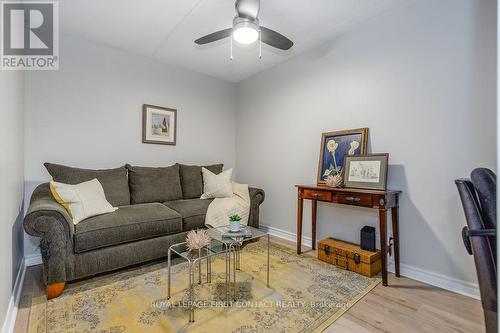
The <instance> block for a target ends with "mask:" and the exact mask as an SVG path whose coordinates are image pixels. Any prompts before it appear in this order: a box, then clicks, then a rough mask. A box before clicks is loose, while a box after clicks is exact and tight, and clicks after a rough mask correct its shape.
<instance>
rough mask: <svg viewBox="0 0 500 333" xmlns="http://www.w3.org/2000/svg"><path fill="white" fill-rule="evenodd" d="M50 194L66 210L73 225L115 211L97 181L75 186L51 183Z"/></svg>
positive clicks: (93, 180)
mask: <svg viewBox="0 0 500 333" xmlns="http://www.w3.org/2000/svg"><path fill="white" fill-rule="evenodd" d="M50 192H51V193H52V196H53V197H54V199H56V201H57V202H58V203H59V204H61V205H62V206H63V207H64V208H65V209H66V211H67V212H68V214H69V216H70V217H71V218H72V219H73V223H74V224H77V223H78V222H80V221H82V220H84V219H86V218H88V217H91V216H95V215H101V214H104V213H111V212H114V211H115V210H116V209H117V208H114V207H113V206H111V204H110V203H109V202H108V201H107V200H106V196H105V195H104V190H103V188H102V185H101V183H100V182H99V181H98V180H97V179H92V180H89V181H87V182H83V183H80V184H76V185H69V184H63V183H57V182H53V181H52V182H50Z"/></svg>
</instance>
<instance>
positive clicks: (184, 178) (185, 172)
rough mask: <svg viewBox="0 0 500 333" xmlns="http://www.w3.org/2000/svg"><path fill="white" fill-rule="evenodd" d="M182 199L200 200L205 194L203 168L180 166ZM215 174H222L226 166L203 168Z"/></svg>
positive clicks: (216, 165) (218, 165)
mask: <svg viewBox="0 0 500 333" xmlns="http://www.w3.org/2000/svg"><path fill="white" fill-rule="evenodd" d="M179 167H180V175H181V185H182V197H183V198H184V199H195V198H196V199H198V198H200V197H201V194H202V193H203V176H202V175H201V168H202V167H201V166H199V165H185V164H179ZM203 167H204V168H206V169H208V170H210V171H211V172H213V173H215V174H219V173H221V172H222V168H223V167H224V164H214V165H207V166H203Z"/></svg>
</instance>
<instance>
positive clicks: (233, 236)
mask: <svg viewBox="0 0 500 333" xmlns="http://www.w3.org/2000/svg"><path fill="white" fill-rule="evenodd" d="M207 231H208V235H209V236H210V238H212V239H213V240H217V241H219V242H221V243H224V244H225V245H226V246H227V248H228V252H229V265H226V266H228V268H229V281H228V282H229V284H231V255H232V256H233V262H234V264H233V265H232V266H233V288H232V289H233V300H234V301H236V270H240V262H241V249H242V246H243V245H244V243H246V242H249V241H252V240H256V239H260V238H264V237H266V238H267V264H266V285H267V287H268V288H269V271H270V269H269V246H270V244H271V240H270V236H269V233H267V232H263V231H262V230H259V229H257V228H254V227H251V226H241V230H240V231H239V232H238V233H232V232H230V230H229V227H228V226H224V227H219V228H211V229H208V230H207ZM229 289H230V288H228V287H226V292H227V293H226V297H227V301H229V298H230V295H229V293H230V290H229Z"/></svg>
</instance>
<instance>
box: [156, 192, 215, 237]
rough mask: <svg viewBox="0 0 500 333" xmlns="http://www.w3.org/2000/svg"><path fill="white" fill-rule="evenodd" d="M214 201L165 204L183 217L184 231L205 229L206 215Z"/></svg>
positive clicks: (181, 201) (178, 201)
mask: <svg viewBox="0 0 500 333" xmlns="http://www.w3.org/2000/svg"><path fill="white" fill-rule="evenodd" d="M211 202H212V200H203V199H186V200H176V201H168V202H165V203H164V205H165V206H167V207H169V208H172V209H173V210H175V211H176V212H177V213H179V214H180V215H181V216H182V230H184V231H186V230H191V229H197V228H203V227H204V226H205V215H206V214H207V210H208V206H209V205H210V203H211Z"/></svg>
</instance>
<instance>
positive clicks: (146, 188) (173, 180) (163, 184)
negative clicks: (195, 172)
mask: <svg viewBox="0 0 500 333" xmlns="http://www.w3.org/2000/svg"><path fill="white" fill-rule="evenodd" d="M126 168H127V169H128V180H129V186H130V199H131V202H132V204H140V203H150V202H165V201H171V200H179V199H182V188H181V179H180V176H179V165H177V164H176V165H172V166H169V167H159V168H152V167H139V166H131V165H129V164H127V165H126Z"/></svg>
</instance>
